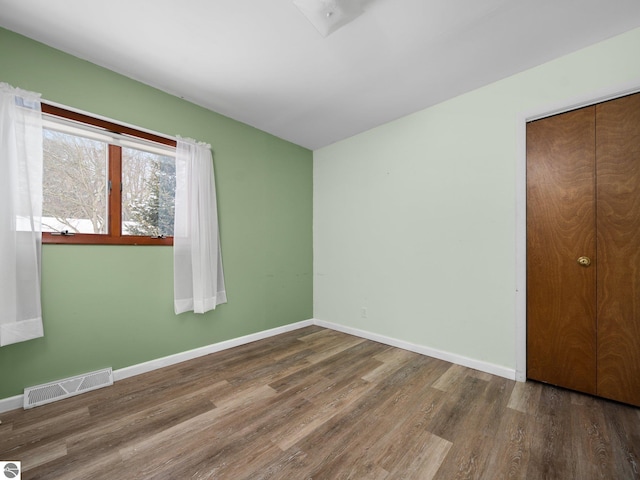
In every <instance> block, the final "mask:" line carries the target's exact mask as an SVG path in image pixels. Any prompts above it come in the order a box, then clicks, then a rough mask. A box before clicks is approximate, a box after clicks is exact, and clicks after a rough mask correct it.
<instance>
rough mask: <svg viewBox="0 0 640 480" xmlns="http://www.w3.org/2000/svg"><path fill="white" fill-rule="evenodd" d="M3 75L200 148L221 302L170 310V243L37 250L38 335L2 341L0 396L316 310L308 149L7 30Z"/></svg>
mask: <svg viewBox="0 0 640 480" xmlns="http://www.w3.org/2000/svg"><path fill="white" fill-rule="evenodd" d="M0 82H7V83H9V84H11V85H13V86H16V87H20V88H23V89H27V90H32V91H36V92H40V93H42V95H43V99H45V100H49V101H52V102H58V103H61V104H65V105H68V106H71V107H74V108H78V109H82V110H85V111H88V112H91V113H94V114H98V115H103V116H106V117H109V118H112V119H115V120H117V121H121V122H126V123H130V124H134V125H138V126H141V127H144V128H147V129H151V130H154V131H157V132H160V133H165V134H168V135H182V136H186V137H192V138H195V139H197V140H201V141H205V142H208V143H210V144H211V145H212V150H213V154H214V164H215V173H216V187H217V193H218V210H219V216H220V229H221V242H222V254H223V263H224V269H225V280H226V287H227V296H228V303H227V304H224V305H220V306H219V307H218V308H217V309H216V310H215V311H213V312H208V313H207V314H204V315H195V314H191V313H185V314H182V315H179V316H176V315H175V314H174V313H173V277H172V276H173V264H172V262H173V260H172V248H171V247H142V246H140V247H133V246H72V245H45V246H44V247H43V260H42V263H43V265H42V277H43V280H42V300H43V318H44V329H45V336H44V338H40V339H35V340H30V341H28V342H24V343H20V344H15V345H9V346H6V347H2V348H0V399H2V398H6V397H10V396H13V395H18V394H21V393H22V391H23V389H24V387H27V386H31V385H35V384H40V383H43V382H47V381H52V380H56V379H60V378H64V377H67V376H71V375H75V374H80V373H84V372H88V371H91V370H95V369H98V368H103V367H107V366H111V367H113V368H114V369H118V368H123V367H126V366H130V365H134V364H137V363H141V362H145V361H148V360H152V359H155V358H159V357H163V356H166V355H170V354H174V353H178V352H182V351H185V350H189V349H193V348H197V347H200V346H204V345H209V344H212V343H216V342H220V341H223V340H228V339H231V338H235V337H239V336H242V335H247V334H250V333H255V332H259V331H262V330H266V329H270V328H274V327H278V326H282V325H286V324H289V323H293V322H297V321H301V320H306V319H309V318H311V317H312V314H313V312H312V280H313V279H312V153H311V152H310V151H309V150H307V149H304V148H302V147H300V146H297V145H294V144H291V143H289V142H286V141H284V140H281V139H278V138H276V137H273V136H271V135H269V134H267V133H264V132H262V131H260V130H257V129H255V128H252V127H249V126H247V125H244V124H242V123H239V122H236V121H234V120H231V119H229V118H226V117H224V116H222V115H219V114H216V113H214V112H211V111H209V110H206V109H204V108H201V107H198V106H196V105H194V104H191V103H188V102H186V101H184V100H181V99H180V98H177V97H174V96H171V95H168V94H166V93H163V92H161V91H159V90H156V89H154V88H151V87H149V86H146V85H143V84H141V83H139V82H136V81H134V80H131V79H129V78H126V77H123V76H121V75H118V74H116V73H114V72H111V71H109V70H106V69H104V68H101V67H98V66H96V65H93V64H91V63H88V62H85V61H83V60H80V59H78V58H75V57H73V56H70V55H67V54H65V53H62V52H60V51H58V50H55V49H52V48H50V47H47V46H45V45H42V44H40V43H38V42H35V41H32V40H30V39H27V38H25V37H22V36H20V35H17V34H15V33H12V32H9V31H7V30H3V29H0Z"/></svg>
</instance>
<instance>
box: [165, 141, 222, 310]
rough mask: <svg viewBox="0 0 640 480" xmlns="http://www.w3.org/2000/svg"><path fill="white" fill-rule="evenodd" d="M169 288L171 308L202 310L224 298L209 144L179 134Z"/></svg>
mask: <svg viewBox="0 0 640 480" xmlns="http://www.w3.org/2000/svg"><path fill="white" fill-rule="evenodd" d="M173 291H174V307H175V312H176V314H179V313H183V312H188V311H194V312H195V313H205V312H208V311H209V310H213V309H215V308H216V306H217V305H220V304H221V303H226V302H227V293H226V291H225V287H224V275H223V272H222V254H221V252H220V236H219V234H218V208H217V203H216V187H215V182H214V174H213V158H212V156H211V146H210V145H207V144H204V143H201V142H196V141H195V140H191V139H185V138H180V137H178V142H177V149H176V203H175V225H174V232H173Z"/></svg>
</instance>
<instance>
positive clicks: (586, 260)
mask: <svg viewBox="0 0 640 480" xmlns="http://www.w3.org/2000/svg"><path fill="white" fill-rule="evenodd" d="M578 263H579V264H580V265H582V266H583V267H588V266H589V265H591V259H590V258H589V257H580V258H579V259H578Z"/></svg>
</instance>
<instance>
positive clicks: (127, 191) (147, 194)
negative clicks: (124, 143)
mask: <svg viewBox="0 0 640 480" xmlns="http://www.w3.org/2000/svg"><path fill="white" fill-rule="evenodd" d="M175 191H176V164H175V159H173V158H172V157H169V156H164V155H160V154H157V153H151V152H147V151H143V150H137V149H134V148H124V147H123V148H122V235H142V236H151V237H157V236H161V235H164V236H167V237H170V236H173V214H174V210H173V209H174V200H175Z"/></svg>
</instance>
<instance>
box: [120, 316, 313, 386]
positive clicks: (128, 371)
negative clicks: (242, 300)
mask: <svg viewBox="0 0 640 480" xmlns="http://www.w3.org/2000/svg"><path fill="white" fill-rule="evenodd" d="M310 325H313V320H303V321H301V322H296V323H291V324H289V325H284V326H282V327H276V328H272V329H270V330H264V331H262V332H257V333H252V334H250V335H245V336H244V337H238V338H232V339H231V340H225V341H224V342H218V343H213V344H211V345H206V346H204V347H200V348H194V349H193V350H187V351H186V352H180V353H176V354H175V355H169V356H168V357H162V358H156V359H155V360H150V361H148V362H144V363H138V364H137V365H131V366H130V367H125V368H121V369H119V370H114V371H113V379H114V380H115V381H118V380H123V379H125V378H129V377H133V376H134V375H140V374H141V373H147V372H151V371H153V370H157V369H158V368H162V367H168V366H169V365H175V364H176V363H180V362H186V361H187V360H192V359H194V358H198V357H203V356H205V355H209V354H210V353H215V352H220V351H222V350H227V349H229V348H233V347H238V346H240V345H245V344H247V343H251V342H256V341H258V340H263V339H265V338H269V337H274V336H276V335H280V334H281V333H286V332H291V331H293V330H297V329H299V328H304V327H308V326H310Z"/></svg>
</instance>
